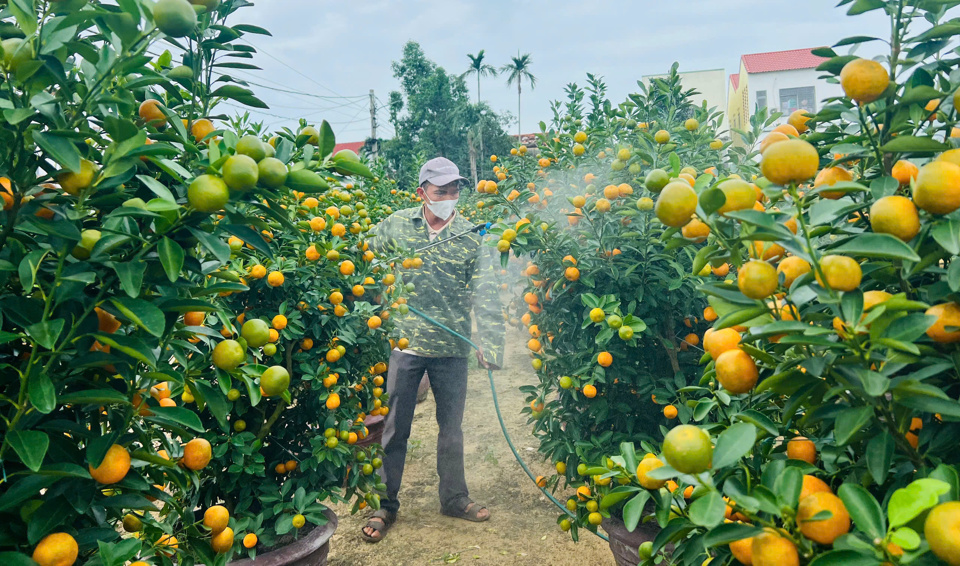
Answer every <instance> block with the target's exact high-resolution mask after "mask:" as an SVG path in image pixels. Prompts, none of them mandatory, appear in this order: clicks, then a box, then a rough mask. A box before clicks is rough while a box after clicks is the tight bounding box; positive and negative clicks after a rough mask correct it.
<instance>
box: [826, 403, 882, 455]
mask: <svg viewBox="0 0 960 566" xmlns="http://www.w3.org/2000/svg"><path fill="white" fill-rule="evenodd" d="M871 418H873V407H869V406H864V407H848V408H846V409H843V410H842V411H840V412H839V413H838V414H837V420H836V423H835V424H834V429H833V431H834V436H835V439H836V442H837V446H843V445H845V444H846V443H848V442H850V439H852V438H853V435H855V434H857V433H858V432H860V429H862V428H863V427H864V426H866V425H867V423H869V422H870V419H871Z"/></svg>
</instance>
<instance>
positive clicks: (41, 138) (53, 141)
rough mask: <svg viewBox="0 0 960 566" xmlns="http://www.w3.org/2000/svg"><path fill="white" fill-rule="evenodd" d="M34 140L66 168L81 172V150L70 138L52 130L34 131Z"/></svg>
mask: <svg viewBox="0 0 960 566" xmlns="http://www.w3.org/2000/svg"><path fill="white" fill-rule="evenodd" d="M33 141H35V142H37V145H39V146H40V148H41V149H43V151H45V152H46V153H47V154H48V155H49V156H50V157H51V158H52V159H53V160H54V161H56V162H57V163H59V164H60V166H61V167H63V168H64V169H66V170H68V171H72V172H74V173H79V172H80V152H79V151H77V146H75V145H73V142H72V141H70V140H69V139H68V138H65V137H61V136H58V135H56V134H54V133H51V132H33Z"/></svg>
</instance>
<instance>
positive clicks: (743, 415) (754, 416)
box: [734, 409, 780, 436]
mask: <svg viewBox="0 0 960 566" xmlns="http://www.w3.org/2000/svg"><path fill="white" fill-rule="evenodd" d="M734 418H736V419H739V420H741V421H746V422H748V423H752V424H753V425H755V426H757V427H759V428H761V429H763V431H765V432H766V433H767V434H769V435H770V436H777V435H779V434H780V430H779V429H778V428H777V425H776V423H774V422H773V421H772V420H770V418H768V417H767V416H766V415H764V414H763V413H761V412H760V411H755V410H753V409H747V410H746V411H741V412H739V413H737V414H736V415H734Z"/></svg>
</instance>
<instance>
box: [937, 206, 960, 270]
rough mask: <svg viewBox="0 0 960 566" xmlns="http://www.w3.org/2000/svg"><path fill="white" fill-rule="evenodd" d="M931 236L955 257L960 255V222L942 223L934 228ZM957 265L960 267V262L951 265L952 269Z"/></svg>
mask: <svg viewBox="0 0 960 566" xmlns="http://www.w3.org/2000/svg"><path fill="white" fill-rule="evenodd" d="M930 234H931V235H933V239H934V240H936V241H937V243H938V244H940V247H942V248H943V249H945V250H947V251H948V252H950V253H952V254H953V255H960V220H943V221H940V222H938V223H937V224H936V225H935V226H934V227H933V230H931V231H930ZM955 265H960V262H951V263H950V267H953V266H955ZM948 281H949V279H948Z"/></svg>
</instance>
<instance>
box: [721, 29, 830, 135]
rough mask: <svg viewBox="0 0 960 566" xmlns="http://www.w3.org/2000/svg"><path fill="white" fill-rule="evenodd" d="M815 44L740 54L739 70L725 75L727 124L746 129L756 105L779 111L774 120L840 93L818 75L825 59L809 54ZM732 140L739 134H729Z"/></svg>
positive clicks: (809, 108)
mask: <svg viewBox="0 0 960 566" xmlns="http://www.w3.org/2000/svg"><path fill="white" fill-rule="evenodd" d="M814 49H815V48H805V49H789V50H786V51H771V52H768V53H750V54H747V55H743V56H741V57H740V71H739V72H738V73H735V74H732V75H730V77H729V79H730V80H729V84H728V90H727V92H728V95H727V120H728V123H729V124H730V127H731V128H735V129H741V130H747V129H750V117H751V116H752V115H753V114H754V113H755V112H756V111H757V109H758V108H768V109H769V111H770V112H782V113H783V116H782V117H781V118H780V120H779V121H778V123H783V122H785V121H786V119H787V117H788V116H789V115H790V113H791V112H793V111H795V110H801V109H802V110H807V111H809V112H816V111H817V110H819V108H820V106H821V105H822V101H823V100H824V99H825V98H829V97H833V96H841V95H842V90H841V89H840V85H837V84H831V83H828V82H827V81H826V80H824V79H821V78H819V76H820V75H821V74H822V73H821V72H819V71H817V70H816V69H817V67H818V66H819V65H820V64H821V63H823V62H824V61H826V59H825V58H823V57H820V56H818V55H814V54H813V50H814ZM732 137H733V140H734V142H735V143H736V142H739V136H738V135H736V134H733V136H732Z"/></svg>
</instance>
